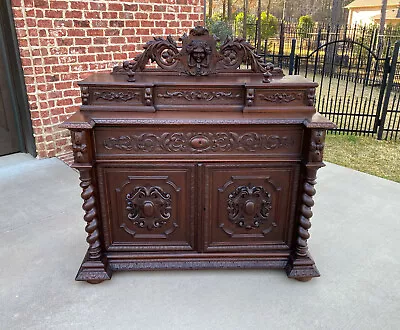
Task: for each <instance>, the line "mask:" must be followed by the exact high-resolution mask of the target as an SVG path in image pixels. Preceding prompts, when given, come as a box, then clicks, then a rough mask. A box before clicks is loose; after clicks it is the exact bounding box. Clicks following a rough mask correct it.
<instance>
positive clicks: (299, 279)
mask: <svg viewBox="0 0 400 330" xmlns="http://www.w3.org/2000/svg"><path fill="white" fill-rule="evenodd" d="M294 279H295V280H296V281H299V282H308V281H311V280H312V277H295V278H294Z"/></svg>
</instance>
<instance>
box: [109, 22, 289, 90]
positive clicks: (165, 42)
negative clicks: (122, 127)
mask: <svg viewBox="0 0 400 330" xmlns="http://www.w3.org/2000/svg"><path fill="white" fill-rule="evenodd" d="M179 40H180V41H181V42H182V45H181V46H182V47H181V48H179V47H178V45H177V43H176V42H175V41H174V39H173V38H172V37H171V36H168V37H167V38H166V39H163V38H161V37H154V39H153V40H150V41H148V42H147V43H146V45H145V46H144V52H143V53H141V54H139V55H138V56H136V57H135V58H134V59H133V60H132V61H125V62H123V64H122V66H116V67H114V69H113V73H114V74H118V73H122V74H127V75H128V81H132V82H133V81H135V77H134V76H135V72H139V71H144V70H145V67H146V65H147V63H148V62H149V61H151V62H156V63H157V65H158V66H159V67H160V68H161V69H164V70H169V71H176V72H179V73H184V74H187V75H191V76H207V75H210V74H215V73H218V72H223V71H231V70H235V69H238V68H239V67H240V65H241V64H243V63H247V64H249V65H250V67H251V70H252V71H253V72H256V73H263V82H266V83H268V82H270V77H272V76H283V72H282V70H281V69H280V68H274V66H273V64H271V63H266V64H265V63H263V61H262V59H261V56H259V55H257V54H256V53H255V51H254V50H255V49H254V47H253V46H252V45H251V44H250V43H248V42H247V41H246V40H245V39H242V38H235V39H232V38H229V37H228V38H227V39H226V40H225V42H224V43H223V44H222V45H221V47H220V49H219V50H217V38H216V37H215V36H211V35H210V34H209V32H208V30H207V29H206V28H204V27H202V26H196V27H195V28H194V29H192V30H191V31H190V32H189V35H187V34H186V33H185V34H184V35H183V36H182V37H181V38H180V39H179Z"/></svg>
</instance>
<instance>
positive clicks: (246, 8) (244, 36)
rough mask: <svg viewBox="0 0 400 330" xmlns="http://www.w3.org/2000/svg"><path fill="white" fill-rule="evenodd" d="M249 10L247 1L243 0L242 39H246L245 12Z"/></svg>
mask: <svg viewBox="0 0 400 330" xmlns="http://www.w3.org/2000/svg"><path fill="white" fill-rule="evenodd" d="M248 9H249V0H244V8H243V38H244V39H247V10H248Z"/></svg>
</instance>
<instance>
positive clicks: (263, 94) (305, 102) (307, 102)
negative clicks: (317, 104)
mask: <svg viewBox="0 0 400 330" xmlns="http://www.w3.org/2000/svg"><path fill="white" fill-rule="evenodd" d="M314 97H315V89H313V88H311V89H308V90H279V89H276V90H271V89H256V90H255V91H254V99H253V104H252V105H254V106H255V107H257V106H260V107H266V108H270V107H272V108H282V107H297V106H303V107H304V106H313V105H314Z"/></svg>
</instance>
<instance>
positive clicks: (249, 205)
mask: <svg viewBox="0 0 400 330" xmlns="http://www.w3.org/2000/svg"><path fill="white" fill-rule="evenodd" d="M227 203H228V207H227V210H228V218H229V220H230V221H231V222H232V223H234V224H236V225H237V226H238V227H241V228H245V229H249V230H250V229H257V228H259V227H260V225H261V224H263V223H264V222H265V221H267V220H268V218H269V212H270V210H271V208H272V204H271V195H270V193H268V192H267V191H265V189H264V188H263V187H260V186H252V185H251V184H250V183H249V184H248V185H247V186H239V187H238V188H236V189H235V191H233V192H232V193H230V194H229V196H228V201H227ZM271 226H273V227H275V226H276V223H275V222H272V223H271Z"/></svg>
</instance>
